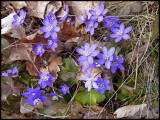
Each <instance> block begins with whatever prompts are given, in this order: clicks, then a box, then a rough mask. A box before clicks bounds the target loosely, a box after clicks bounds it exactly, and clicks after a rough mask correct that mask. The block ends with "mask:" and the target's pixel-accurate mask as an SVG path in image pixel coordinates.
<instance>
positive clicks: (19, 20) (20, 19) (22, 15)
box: [12, 9, 26, 28]
mask: <svg viewBox="0 0 160 120" xmlns="http://www.w3.org/2000/svg"><path fill="white" fill-rule="evenodd" d="M25 17H26V12H25V11H23V10H22V9H21V10H20V12H19V16H18V15H13V18H14V19H15V20H16V21H13V22H12V25H15V28H17V27H18V26H19V25H20V24H22V23H23V22H24V19H25Z"/></svg>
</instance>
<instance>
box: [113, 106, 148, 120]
mask: <svg viewBox="0 0 160 120" xmlns="http://www.w3.org/2000/svg"><path fill="white" fill-rule="evenodd" d="M145 107H147V104H140V105H128V106H124V107H121V108H118V109H117V110H116V111H115V112H114V114H116V115H117V118H122V117H128V116H133V115H134V114H136V113H137V112H139V111H142V110H144V108H145Z"/></svg>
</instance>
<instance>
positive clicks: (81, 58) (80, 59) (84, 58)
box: [77, 56, 87, 61]
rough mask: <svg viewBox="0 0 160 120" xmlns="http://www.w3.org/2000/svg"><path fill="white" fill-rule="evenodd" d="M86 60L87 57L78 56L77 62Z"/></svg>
mask: <svg viewBox="0 0 160 120" xmlns="http://www.w3.org/2000/svg"><path fill="white" fill-rule="evenodd" d="M86 59H87V56H80V57H79V58H78V59H77V61H84V60H86Z"/></svg>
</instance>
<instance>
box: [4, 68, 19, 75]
mask: <svg viewBox="0 0 160 120" xmlns="http://www.w3.org/2000/svg"><path fill="white" fill-rule="evenodd" d="M2 76H4V77H17V76H18V69H17V67H14V68H13V70H12V69H8V70H7V72H3V73H2Z"/></svg>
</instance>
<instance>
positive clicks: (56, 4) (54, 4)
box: [45, 1, 62, 16]
mask: <svg viewBox="0 0 160 120" xmlns="http://www.w3.org/2000/svg"><path fill="white" fill-rule="evenodd" d="M61 7H62V1H51V2H50V3H49V4H48V5H47V9H46V15H45V16H48V15H50V12H52V13H53V14H55V13H56V12H58V11H59V10H60V8H61Z"/></svg>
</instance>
